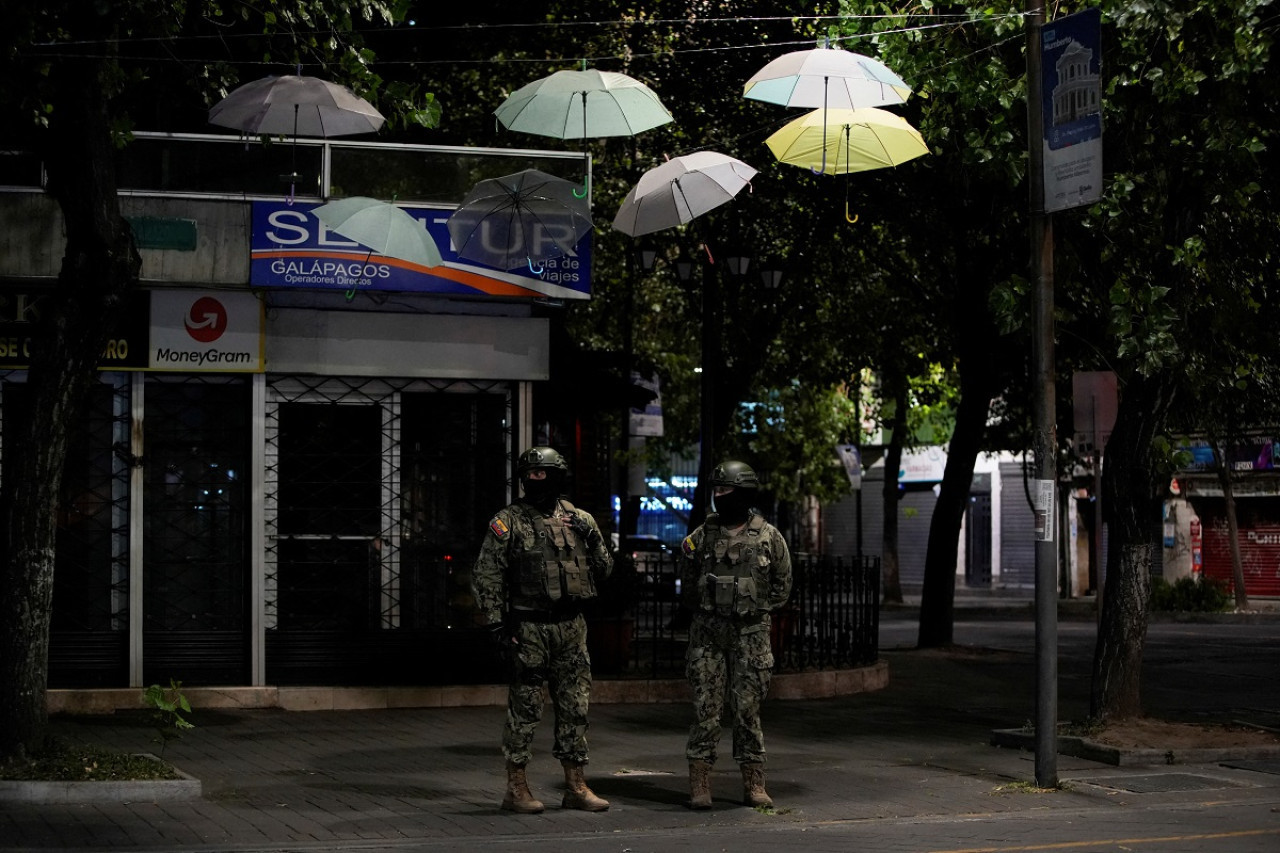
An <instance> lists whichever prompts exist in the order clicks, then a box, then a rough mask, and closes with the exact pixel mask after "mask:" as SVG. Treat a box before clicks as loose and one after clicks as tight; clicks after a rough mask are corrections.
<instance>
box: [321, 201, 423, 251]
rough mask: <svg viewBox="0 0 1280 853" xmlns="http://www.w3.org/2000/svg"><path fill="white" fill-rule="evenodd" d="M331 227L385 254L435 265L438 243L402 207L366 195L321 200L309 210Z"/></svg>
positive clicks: (344, 235)
mask: <svg viewBox="0 0 1280 853" xmlns="http://www.w3.org/2000/svg"><path fill="white" fill-rule="evenodd" d="M312 213H314V214H315V217H316V218H317V219H319V220H320V221H321V222H323V223H324V224H325V225H326V226H327V227H328V228H329V229H330V230H332V231H336V232H337V233H339V234H341V235H342V236H343V237H346V238H348V239H350V240H355V241H356V242H357V243H361V244H362V245H364V246H367V247H368V248H370V249H372V250H373V251H375V252H377V253H378V254H380V255H385V256H386V257H388V258H398V259H399V260H402V261H409V262H410V263H414V264H418V265H420V266H424V267H438V266H440V265H441V264H443V263H444V258H443V257H441V255H440V247H439V246H437V245H436V241H435V238H433V237H432V236H431V235H430V234H428V233H427V229H426V227H425V226H424V225H423V224H422V223H421V222H419V221H418V220H417V219H414V218H413V217H412V216H410V215H409V214H408V213H407V212H406V211H405V210H403V209H401V208H399V207H396V206H395V205H394V204H388V203H387V202H385V201H379V200H378V199H375V198H367V197H365V196H352V197H350V198H343V199H338V200H337V201H331V202H329V203H328V204H322V205H320V206H319V207H317V208H316V209H315V210H313V211H312Z"/></svg>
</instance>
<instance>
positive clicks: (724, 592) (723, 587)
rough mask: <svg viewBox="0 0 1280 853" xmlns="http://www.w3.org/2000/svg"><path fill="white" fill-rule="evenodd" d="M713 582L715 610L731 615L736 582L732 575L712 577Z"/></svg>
mask: <svg viewBox="0 0 1280 853" xmlns="http://www.w3.org/2000/svg"><path fill="white" fill-rule="evenodd" d="M713 577H714V580H715V593H714V601H715V609H716V612H718V613H732V612H733V599H734V592H735V588H736V586H737V584H736V583H735V581H736V580H737V579H736V578H735V577H734V576H733V575H714V576H713Z"/></svg>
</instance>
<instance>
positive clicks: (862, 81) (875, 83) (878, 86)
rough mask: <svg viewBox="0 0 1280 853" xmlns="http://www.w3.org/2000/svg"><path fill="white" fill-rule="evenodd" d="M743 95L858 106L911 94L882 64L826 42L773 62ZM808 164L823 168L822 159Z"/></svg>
mask: <svg viewBox="0 0 1280 853" xmlns="http://www.w3.org/2000/svg"><path fill="white" fill-rule="evenodd" d="M742 94H743V96H744V97H747V98H753V99H755V100H757V101H766V102H768V103H771V104H781V105H782V106H784V107H810V108H812V107H821V108H822V109H823V110H827V109H837V110H856V109H860V108H863V107H881V106H888V105H889V104H901V103H903V102H905V101H906V100H907V96H908V95H910V94H911V87H910V86H908V85H907V84H906V83H904V82H903V80H902V78H901V77H899V76H898V75H897V74H895V73H893V71H891V70H890V69H889V67H888V66H887V65H885V64H884V63H882V62H880V61H878V60H875V59H872V58H871V57H869V56H863V55H862V54H860V53H853V52H851V51H847V50H838V49H835V48H831V47H827V46H826V44H825V43H824V44H823V46H822V47H816V48H812V49H810V50H797V51H793V52H791V53H787V54H784V55H782V56H780V57H778V58H777V59H775V60H773V61H772V62H770V63H769V64H768V65H766V66H765V67H764V68H761V69H760V70H759V71H757V72H756V73H755V74H753V75H752V77H751V79H750V80H748V81H747V82H746V85H744V86H743V87H742ZM823 147H824V148H825V147H826V144H825V142H824V143H823ZM811 168H813V170H814V171H815V172H819V173H822V172H825V171H826V170H827V161H826V159H825V158H824V159H823V160H822V161H821V162H820V163H819V164H818V165H817V166H816V167H811Z"/></svg>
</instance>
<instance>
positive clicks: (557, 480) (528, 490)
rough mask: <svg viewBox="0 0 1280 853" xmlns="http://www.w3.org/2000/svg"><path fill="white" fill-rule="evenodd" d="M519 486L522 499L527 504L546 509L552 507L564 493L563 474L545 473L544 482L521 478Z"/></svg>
mask: <svg viewBox="0 0 1280 853" xmlns="http://www.w3.org/2000/svg"><path fill="white" fill-rule="evenodd" d="M520 485H521V486H522V487H523V488H524V499H525V500H526V501H527V502H529V503H531V504H533V505H534V506H536V507H538V508H539V509H547V508H549V507H552V506H554V505H555V502H556V501H557V500H558V499H559V498H560V495H561V494H562V493H563V492H564V472H563V471H557V470H550V471H547V478H546V479H545V480H530V479H528V478H527V477H524V478H521V480H520Z"/></svg>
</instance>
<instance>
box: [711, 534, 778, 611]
mask: <svg viewBox="0 0 1280 853" xmlns="http://www.w3.org/2000/svg"><path fill="white" fill-rule="evenodd" d="M764 527H765V520H764V519H763V518H761V517H760V516H758V515H752V516H751V519H750V520H749V521H748V522H747V523H746V524H745V525H743V526H742V527H741V528H739V529H738V530H737V531H736V532H734V533H730V532H728V531H726V530H725V529H724V528H723V527H721V526H720V525H719V524H718V523H715V522H711V521H709V522H707V524H706V526H705V527H703V537H702V548H701V550H702V560H701V562H700V564H699V569H700V571H701V573H702V577H703V582H702V583H701V585H700V586H701V590H702V594H701V596H700V601H699V606H700V607H701V608H702V609H703V610H704V611H708V612H712V613H717V614H719V615H721V616H746V615H750V614H754V613H763V612H765V611H766V610H767V609H768V607H767V603H766V601H765V597H766V595H767V592H766V591H765V590H762V589H761V586H762V585H763V584H765V583H766V579H767V577H768V570H769V564H770V563H771V562H772V559H773V558H772V554H771V553H770V549H769V546H768V542H769V539H768V537H767V536H761V532H762V531H763V530H764Z"/></svg>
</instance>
